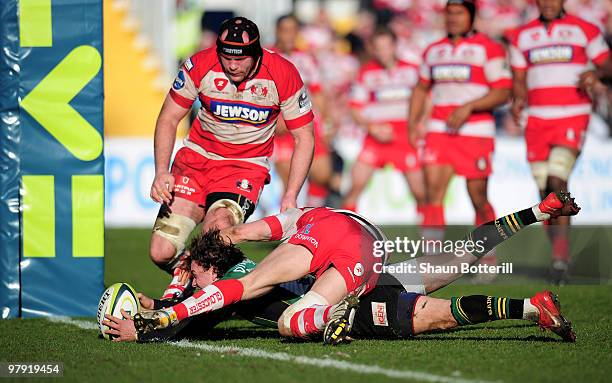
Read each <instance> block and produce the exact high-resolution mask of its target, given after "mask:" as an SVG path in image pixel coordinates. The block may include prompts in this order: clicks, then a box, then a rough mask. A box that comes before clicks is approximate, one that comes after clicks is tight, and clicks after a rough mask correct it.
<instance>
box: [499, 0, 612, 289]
mask: <svg viewBox="0 0 612 383" xmlns="http://www.w3.org/2000/svg"><path fill="white" fill-rule="evenodd" d="M564 3H565V0H537V1H536V4H537V6H538V9H539V11H540V17H538V18H537V19H535V20H533V21H531V22H529V23H527V24H526V25H524V26H522V27H521V28H519V29H518V30H517V31H516V32H515V33H514V34H513V36H512V39H511V46H510V60H511V65H512V70H513V74H514V102H513V105H512V113H513V115H514V118H515V120H516V122H517V124H520V123H521V119H522V113H523V110H524V109H525V107H528V109H527V126H526V129H525V140H526V142H527V160H528V161H529V164H530V165H531V172H532V174H533V177H534V179H535V181H536V184H537V186H538V189H539V190H540V194H541V198H544V196H546V195H547V194H548V193H550V192H553V191H559V190H567V189H568V187H567V181H568V179H569V176H570V174H571V172H572V169H573V167H574V164H575V162H576V159H577V157H578V155H579V154H580V151H581V150H582V145H583V143H584V139H585V136H586V130H587V126H588V125H589V116H590V113H591V99H590V94H591V92H592V88H593V86H594V85H595V84H596V82H597V81H598V74H597V71H596V70H593V69H591V64H594V65H595V67H596V68H598V70H601V69H602V68H603V67H604V66H606V61H608V57H609V55H610V52H609V49H608V46H607V44H606V42H605V41H604V39H603V36H602V34H601V32H600V31H599V28H597V27H596V26H595V25H593V24H591V23H589V22H587V21H585V20H582V19H580V18H578V17H576V16H573V15H569V14H567V13H566V12H565V11H564V9H563V4H564ZM569 224H570V219H569V217H559V218H554V219H551V220H550V222H549V225H548V226H547V227H548V230H547V232H548V234H549V237H550V239H551V242H552V247H553V252H552V265H551V266H552V267H551V271H552V275H551V276H552V279H553V281H554V282H557V283H560V282H564V281H565V280H566V279H567V272H568V268H569V261H570V250H569V238H568V237H569V236H568V231H569Z"/></svg>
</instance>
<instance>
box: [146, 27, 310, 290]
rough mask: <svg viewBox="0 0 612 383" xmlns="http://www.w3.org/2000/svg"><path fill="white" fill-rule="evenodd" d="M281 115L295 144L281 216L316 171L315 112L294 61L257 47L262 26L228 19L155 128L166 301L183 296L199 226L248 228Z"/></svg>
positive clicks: (189, 64) (158, 245) (154, 190)
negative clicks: (180, 142) (189, 121)
mask: <svg viewBox="0 0 612 383" xmlns="http://www.w3.org/2000/svg"><path fill="white" fill-rule="evenodd" d="M196 98H199V100H200V102H201V104H202V107H201V108H200V110H199V112H198V116H197V118H196V119H195V120H194V122H193V125H192V127H191V130H190V132H189V137H188V138H187V139H185V142H184V147H183V148H181V149H180V150H179V151H178V153H177V154H176V156H175V158H174V162H173V163H172V168H171V170H170V171H168V168H169V163H170V157H171V154H172V150H173V147H174V142H175V138H176V129H177V126H178V124H179V122H180V121H181V119H182V118H183V117H184V116H185V115H186V114H187V113H188V112H189V110H190V107H191V105H192V103H193V102H194V100H195V99H196ZM281 114H282V117H283V119H284V123H285V125H286V127H287V129H288V130H289V132H290V134H291V137H293V139H294V141H295V150H294V151H293V155H292V160H291V166H290V170H289V176H288V181H287V187H286V190H285V193H284V195H283V197H282V200H281V211H284V210H286V209H288V208H292V207H295V206H296V198H297V195H298V193H299V191H300V188H301V187H302V185H303V183H304V180H305V178H306V176H307V174H308V170H309V168H310V164H311V162H312V155H313V147H314V135H313V125H312V120H313V114H312V111H311V103H310V100H309V96H308V93H307V90H306V88H305V87H304V84H303V83H302V79H301V78H300V75H299V73H298V71H297V70H296V68H295V67H294V66H293V64H291V63H290V62H289V61H287V60H286V59H284V58H283V57H281V56H280V55H278V54H276V53H272V52H270V51H267V50H263V49H262V48H261V43H260V36H259V31H258V28H257V26H256V25H255V24H254V23H253V22H252V21H250V20H248V19H246V18H244V17H234V18H232V19H229V20H226V21H225V22H224V23H223V24H222V25H221V27H220V29H219V34H218V38H217V42H216V47H212V48H209V49H205V50H203V51H200V52H198V53H196V54H195V55H193V56H191V57H190V58H189V59H187V60H186V61H185V63H184V64H183V65H182V67H181V69H180V71H179V73H178V76H177V77H176V79H175V81H174V84H173V85H172V88H171V89H170V91H169V94H168V96H167V97H166V100H165V101H164V104H163V106H162V109H161V112H160V114H159V117H158V120H157V125H156V127H155V180H154V181H153V185H152V187H151V198H152V199H153V200H155V201H157V202H159V203H162V206H161V209H160V211H159V214H158V217H157V220H156V221H155V225H154V228H153V235H152V237H151V245H150V257H151V259H152V260H153V262H154V263H155V264H157V265H158V266H159V267H160V268H162V269H163V270H165V271H167V272H168V273H170V274H172V275H173V279H172V282H171V283H170V285H169V286H168V288H167V289H166V291H165V292H164V294H163V298H165V299H170V298H172V297H175V296H177V297H180V296H181V295H182V294H183V292H184V290H185V288H186V287H187V286H189V283H188V282H186V283H184V284H183V283H180V281H179V274H180V269H179V268H177V266H178V264H179V263H180V259H181V254H182V252H183V249H184V248H185V241H186V239H187V237H188V236H189V234H190V233H191V231H192V230H193V229H194V228H195V226H196V225H197V224H198V223H200V222H203V226H202V230H203V231H207V230H210V229H211V228H213V227H217V228H225V227H228V226H231V225H235V224H239V223H242V222H244V221H245V220H246V219H247V218H248V217H249V216H250V215H251V214H252V213H253V211H254V210H255V207H256V205H257V202H258V199H259V196H260V194H261V192H262V189H263V187H264V185H265V184H267V183H268V182H269V177H270V175H269V171H270V165H269V160H268V158H269V157H270V156H271V155H272V151H273V147H274V131H275V127H276V121H277V119H278V117H279V116H280V115H281Z"/></svg>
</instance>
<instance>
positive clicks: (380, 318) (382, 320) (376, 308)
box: [372, 302, 389, 326]
mask: <svg viewBox="0 0 612 383" xmlns="http://www.w3.org/2000/svg"><path fill="white" fill-rule="evenodd" d="M372 322H374V326H389V321H388V320H387V304H386V303H384V302H372Z"/></svg>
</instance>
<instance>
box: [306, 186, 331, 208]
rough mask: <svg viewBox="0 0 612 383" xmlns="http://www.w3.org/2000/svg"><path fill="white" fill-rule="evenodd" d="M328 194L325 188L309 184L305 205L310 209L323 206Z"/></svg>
mask: <svg viewBox="0 0 612 383" xmlns="http://www.w3.org/2000/svg"><path fill="white" fill-rule="evenodd" d="M328 194H329V190H327V188H326V187H325V186H323V185H319V184H318V183H315V182H310V183H309V184H308V198H307V205H308V206H312V207H319V206H323V205H325V200H326V199H327V195H328Z"/></svg>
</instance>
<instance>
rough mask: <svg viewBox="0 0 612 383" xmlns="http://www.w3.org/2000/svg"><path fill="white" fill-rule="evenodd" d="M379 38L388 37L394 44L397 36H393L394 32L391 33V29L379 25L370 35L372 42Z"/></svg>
mask: <svg viewBox="0 0 612 383" xmlns="http://www.w3.org/2000/svg"><path fill="white" fill-rule="evenodd" d="M380 36H389V37H391V40H393V41H394V42H396V41H397V35H396V34H395V32H393V30H392V29H391V28H389V27H387V26H384V25H379V26H377V27H376V29H375V30H374V33H373V34H372V40H374V39H376V38H377V37H380Z"/></svg>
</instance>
